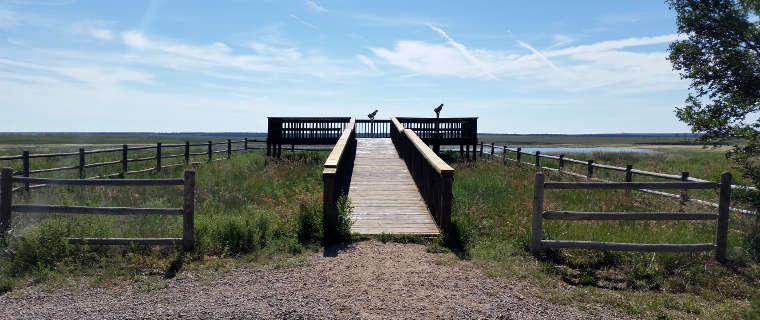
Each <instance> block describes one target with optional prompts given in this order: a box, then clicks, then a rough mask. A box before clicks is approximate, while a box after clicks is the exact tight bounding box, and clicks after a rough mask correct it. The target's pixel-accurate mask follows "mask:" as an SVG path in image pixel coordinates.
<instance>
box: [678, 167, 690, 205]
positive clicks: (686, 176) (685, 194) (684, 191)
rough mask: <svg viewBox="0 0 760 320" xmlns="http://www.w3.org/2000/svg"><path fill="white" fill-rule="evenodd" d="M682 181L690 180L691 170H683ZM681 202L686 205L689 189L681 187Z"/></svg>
mask: <svg viewBox="0 0 760 320" xmlns="http://www.w3.org/2000/svg"><path fill="white" fill-rule="evenodd" d="M681 181H683V182H688V181H689V172H688V171H683V172H681ZM680 196H681V198H680V204H681V206H683V205H686V202H687V201H689V190H688V189H681V194H680Z"/></svg>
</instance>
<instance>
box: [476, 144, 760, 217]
mask: <svg viewBox="0 0 760 320" xmlns="http://www.w3.org/2000/svg"><path fill="white" fill-rule="evenodd" d="M484 149H485V150H488V151H484ZM495 150H501V157H502V159H503V160H504V161H514V162H517V163H520V164H526V165H531V166H535V167H539V168H542V169H545V170H550V171H556V172H560V173H562V174H567V175H571V176H576V177H580V178H587V179H589V180H594V181H599V182H613V181H610V180H606V179H601V178H596V177H594V175H595V174H596V173H597V171H596V170H595V169H603V170H611V171H616V172H621V173H624V174H625V178H624V179H625V182H633V179H634V177H635V176H636V175H640V176H646V177H653V178H661V179H668V180H678V181H682V182H706V183H715V182H711V181H709V180H705V179H699V178H694V177H691V176H690V175H689V172H687V171H684V172H681V175H675V174H666V173H659V172H652V171H646V170H639V169H633V165H631V164H629V165H626V167H618V166H613V165H607V164H601V163H596V162H595V161H594V160H585V161H584V160H577V159H572V158H567V157H566V156H565V155H564V154H560V155H559V156H555V155H548V154H542V153H541V152H540V151H536V152H533V153H531V152H525V151H522V148H519V147H517V148H508V147H507V146H498V145H495V144H493V143H491V144H484V143H483V142H482V141H481V142H480V151H479V153H480V154H481V155H489V156H490V157H491V158H492V159H496V158H498V154H496V153H495ZM508 153H515V157H514V158H510V157H507V155H508ZM524 155H526V156H531V157H533V159H534V162H526V161H523V156H524ZM541 159H551V160H556V161H557V167H549V166H546V164H545V163H542V162H541ZM567 163H573V164H578V165H581V166H583V167H584V169H585V171H586V173H585V174H579V173H576V172H572V171H569V170H567V166H566V164H567ZM634 189H635V190H638V191H641V192H645V193H650V194H656V195H660V196H665V197H670V198H674V199H679V200H680V201H681V202H682V203H686V202H694V203H698V204H700V205H705V206H710V207H715V208H717V207H718V205H719V204H718V203H715V202H711V201H705V200H700V199H696V198H692V197H690V196H689V195H688V192H687V190H686V189H684V190H682V192H681V193H680V194H674V193H669V192H663V191H657V190H651V189H652V188H646V186H641V187H639V188H634ZM674 189H678V188H674ZM692 189H694V188H692ZM731 189H749V190H756V189H755V188H754V187H751V186H741V185H731ZM730 210H731V211H734V212H739V213H742V214H749V215H756V214H757V212H755V211H751V210H746V209H742V208H736V207H731V208H730Z"/></svg>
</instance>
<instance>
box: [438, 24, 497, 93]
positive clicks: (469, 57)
mask: <svg viewBox="0 0 760 320" xmlns="http://www.w3.org/2000/svg"><path fill="white" fill-rule="evenodd" d="M428 27H430V29H433V30H434V31H435V32H438V33H439V34H440V35H441V36H443V37H444V38H446V40H447V41H448V43H449V45H451V46H452V47H454V48H456V49H457V50H459V53H461V54H462V55H463V56H464V57H465V58H466V59H467V60H468V61H470V63H472V64H474V65H476V66H478V68H480V70H481V71H483V73H485V74H486V75H487V76H488V77H489V78H491V79H494V80H500V79H499V78H497V77H496V76H494V75H493V74H492V73H491V72H490V71H488V69H487V68H486V66H485V65H483V63H482V62H480V60H478V58H475V56H473V55H472V53H470V50H467V47H465V46H464V45H463V44H461V43H459V42H456V41H454V39H452V38H451V37H449V35H448V34H446V32H444V31H443V30H441V29H440V28H436V27H434V26H433V25H431V24H428Z"/></svg>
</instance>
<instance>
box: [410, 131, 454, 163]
mask: <svg viewBox="0 0 760 320" xmlns="http://www.w3.org/2000/svg"><path fill="white" fill-rule="evenodd" d="M404 134H405V135H406V137H407V138H408V139H409V141H411V142H412V145H413V146H414V147H415V148H417V151H418V152H419V153H420V154H422V156H423V157H425V160H427V162H428V163H429V164H430V165H431V166H432V167H433V169H435V171H436V172H438V173H454V168H452V167H451V166H450V165H449V164H448V163H446V161H443V159H441V157H439V156H438V155H436V154H435V152H433V149H430V147H428V145H427V144H425V143H424V142H422V139H420V137H418V136H417V135H416V134H415V133H414V131H412V130H411V129H404Z"/></svg>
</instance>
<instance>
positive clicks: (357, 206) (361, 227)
mask: <svg viewBox="0 0 760 320" xmlns="http://www.w3.org/2000/svg"><path fill="white" fill-rule="evenodd" d="M356 140H357V143H356V159H355V161H354V169H353V174H352V176H351V186H350V188H349V192H348V197H349V199H351V204H352V205H353V206H354V211H353V214H352V219H353V220H354V225H353V227H351V231H352V232H357V233H360V234H380V233H391V234H429V235H435V234H438V233H439V231H438V227H437V226H436V224H435V221H434V220H433V217H432V216H431V215H430V212H429V211H428V209H427V206H426V205H425V201H424V200H423V199H422V196H421V195H420V193H419V191H418V190H417V186H416V185H415V183H414V180H413V179H412V176H411V174H409V170H408V169H407V168H406V164H405V163H404V161H403V160H402V159H401V158H399V156H398V153H397V152H396V148H395V147H394V146H393V142H391V139H387V138H366V139H362V138H358V139H356Z"/></svg>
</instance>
